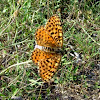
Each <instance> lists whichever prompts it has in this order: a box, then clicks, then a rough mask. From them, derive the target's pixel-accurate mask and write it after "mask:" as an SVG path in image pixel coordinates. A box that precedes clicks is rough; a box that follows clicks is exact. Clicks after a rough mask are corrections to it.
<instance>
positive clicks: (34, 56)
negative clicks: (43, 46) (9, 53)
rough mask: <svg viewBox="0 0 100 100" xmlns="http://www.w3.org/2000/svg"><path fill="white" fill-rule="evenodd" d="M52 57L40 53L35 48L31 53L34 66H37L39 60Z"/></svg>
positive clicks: (48, 54) (46, 53)
mask: <svg viewBox="0 0 100 100" xmlns="http://www.w3.org/2000/svg"><path fill="white" fill-rule="evenodd" d="M52 56H53V53H49V52H45V51H42V50H40V49H38V48H36V49H35V50H34V51H33V53H32V56H31V58H32V61H33V62H34V63H35V64H38V62H39V61H40V60H41V59H46V58H50V57H52Z"/></svg>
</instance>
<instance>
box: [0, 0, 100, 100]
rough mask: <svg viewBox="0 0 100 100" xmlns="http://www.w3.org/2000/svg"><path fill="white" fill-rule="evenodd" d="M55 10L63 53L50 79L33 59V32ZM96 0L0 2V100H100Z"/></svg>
mask: <svg viewBox="0 0 100 100" xmlns="http://www.w3.org/2000/svg"><path fill="white" fill-rule="evenodd" d="M55 13H59V15H60V17H61V22H62V27H63V39H64V45H63V50H64V51H66V53H65V54H64V55H63V57H62V60H61V64H60V66H59V70H58V71H57V73H56V74H55V76H54V78H53V79H54V82H51V83H50V84H49V85H48V84H46V83H44V84H43V82H42V81H41V78H40V76H39V74H38V69H37V66H35V65H34V64H33V62H32V61H31V54H32V52H33V50H34V45H35V40H34V34H35V31H36V29H37V28H39V27H40V26H41V25H45V23H46V21H47V19H48V18H49V17H50V16H52V15H53V14H55ZM99 78H100V1H99V0H79V1H78V0H18V1H17V0H0V99H2V100H5V99H7V100H10V99H11V98H12V99H15V98H20V99H21V98H23V99H24V100H31V99H32V100H36V99H39V100H44V99H46V100H93V99H95V100H99V99H100V93H99V92H100V91H99V89H100V82H99V80H100V79H99Z"/></svg>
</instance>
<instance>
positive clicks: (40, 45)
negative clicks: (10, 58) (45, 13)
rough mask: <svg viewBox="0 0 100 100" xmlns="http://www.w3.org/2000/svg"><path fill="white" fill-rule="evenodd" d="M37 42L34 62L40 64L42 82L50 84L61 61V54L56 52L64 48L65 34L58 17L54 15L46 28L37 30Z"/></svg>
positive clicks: (33, 56)
mask: <svg viewBox="0 0 100 100" xmlns="http://www.w3.org/2000/svg"><path fill="white" fill-rule="evenodd" d="M35 40H36V45H35V49H34V51H33V53H32V60H33V62H34V63H35V64H38V66H39V73H40V76H41V78H42V80H43V81H45V82H49V81H50V80H51V78H52V77H53V75H54V74H55V72H56V71H57V68H58V66H59V63H60V60H61V54H60V53H57V52H56V51H57V50H59V49H60V48H62V46H63V32H62V27H61V22H60V18H59V17H58V15H53V16H52V17H50V19H49V20H48V22H47V24H46V25H45V26H41V27H40V28H39V29H37V31H36V33H35Z"/></svg>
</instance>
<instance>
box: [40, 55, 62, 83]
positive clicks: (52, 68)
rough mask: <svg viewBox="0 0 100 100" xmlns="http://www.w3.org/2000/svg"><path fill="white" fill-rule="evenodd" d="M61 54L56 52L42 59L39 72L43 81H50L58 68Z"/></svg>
mask: <svg viewBox="0 0 100 100" xmlns="http://www.w3.org/2000/svg"><path fill="white" fill-rule="evenodd" d="M60 60H61V55H59V54H54V55H53V56H52V57H50V58H47V59H42V60H40V62H39V72H40V76H41V78H42V80H43V81H45V82H49V81H50V80H51V78H52V77H53V75H54V74H55V72H56V71H57V69H58V66H59V63H60Z"/></svg>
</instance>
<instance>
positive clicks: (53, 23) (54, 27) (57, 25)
mask: <svg viewBox="0 0 100 100" xmlns="http://www.w3.org/2000/svg"><path fill="white" fill-rule="evenodd" d="M45 30H46V33H47V34H49V35H50V36H51V37H52V38H53V39H54V41H55V42H56V47H62V46H63V32H62V26H61V22H60V18H59V17H58V16H57V15H53V16H52V17H50V19H49V20H48V22H47V24H46V26H45Z"/></svg>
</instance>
